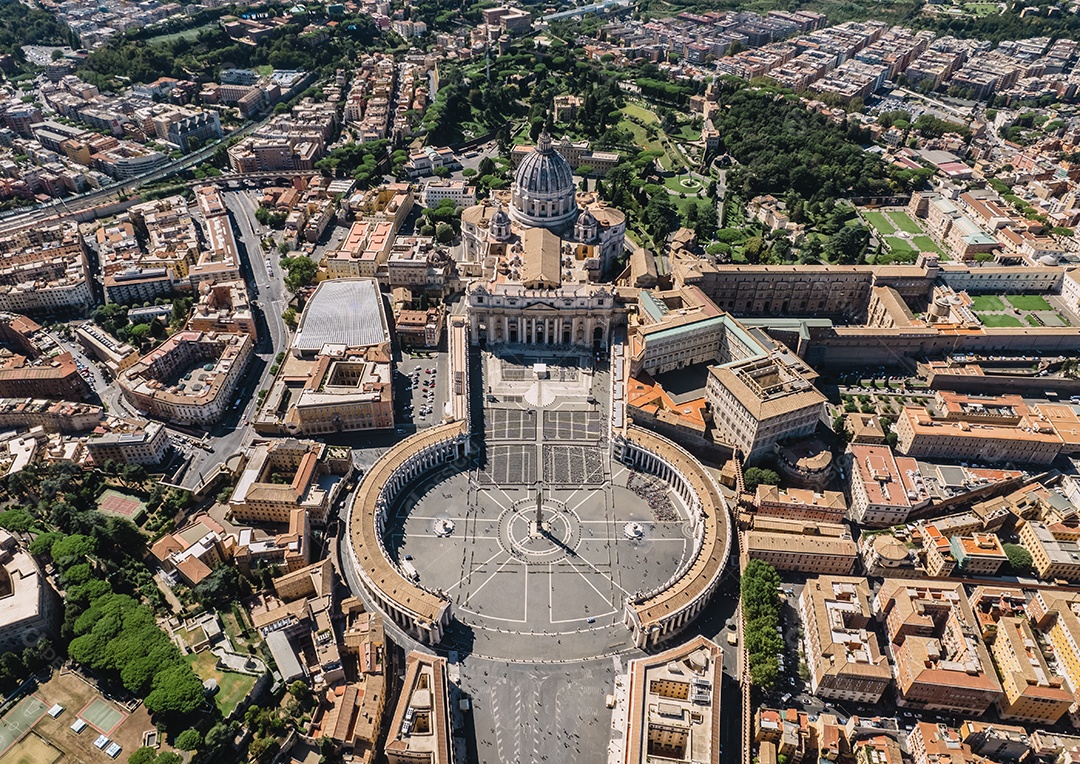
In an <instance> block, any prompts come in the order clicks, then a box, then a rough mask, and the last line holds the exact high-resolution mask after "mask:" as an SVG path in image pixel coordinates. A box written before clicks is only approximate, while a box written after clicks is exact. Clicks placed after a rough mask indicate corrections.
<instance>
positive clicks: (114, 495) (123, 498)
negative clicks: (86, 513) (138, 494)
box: [98, 488, 146, 518]
mask: <svg viewBox="0 0 1080 764" xmlns="http://www.w3.org/2000/svg"><path fill="white" fill-rule="evenodd" d="M144 506H146V505H145V504H144V503H143V502H142V501H140V500H139V499H137V498H135V497H134V496H129V495H128V494H126V493H120V492H119V491H117V490H115V489H113V488H107V489H106V490H105V491H104V493H102V494H101V496H99V497H98V510H99V511H101V512H105V513H107V514H110V515H119V516H120V517H128V518H130V517H133V516H134V515H135V514H136V513H137V512H138V511H139V510H141V509H142V508H143V507H144Z"/></svg>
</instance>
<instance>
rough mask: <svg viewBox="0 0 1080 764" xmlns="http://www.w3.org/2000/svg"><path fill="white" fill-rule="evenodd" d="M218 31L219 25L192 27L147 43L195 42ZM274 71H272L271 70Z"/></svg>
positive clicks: (157, 37) (162, 35)
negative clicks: (197, 38) (200, 37)
mask: <svg viewBox="0 0 1080 764" xmlns="http://www.w3.org/2000/svg"><path fill="white" fill-rule="evenodd" d="M214 29H217V23H216V22H215V23H212V24H203V25H202V26H199V27H192V28H191V29H183V30H181V31H179V32H173V33H172V34H159V35H157V36H156V37H151V38H150V39H148V40H147V41H146V44H147V45H161V44H163V43H165V44H167V43H172V42H176V41H177V40H194V39H195V38H196V37H198V36H199V33H200V32H206V31H212V30H214ZM271 71H272V69H271Z"/></svg>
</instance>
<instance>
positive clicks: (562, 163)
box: [510, 131, 578, 228]
mask: <svg viewBox="0 0 1080 764" xmlns="http://www.w3.org/2000/svg"><path fill="white" fill-rule="evenodd" d="M510 198H511V201H510V216H511V217H513V218H514V220H516V221H517V222H519V223H523V224H525V225H529V226H539V227H542V228H555V227H558V226H562V225H564V224H566V223H568V222H570V221H571V220H573V219H574V217H575V216H576V215H577V213H578V207H577V199H576V196H575V187H574V172H573V170H571V169H570V163H569V162H567V161H566V160H565V159H564V158H563V157H562V155H561V154H559V153H558V152H557V151H555V149H554V148H552V146H551V136H550V135H548V134H547V132H546V131H545V132H543V133H540V137H539V138H538V139H537V141H536V148H535V149H534V150H533V151H532V152H531V153H529V154H528V155H526V156H525V158H524V159H522V160H521V164H520V165H518V168H517V172H516V173H514V184H513V185H512V186H511V188H510Z"/></svg>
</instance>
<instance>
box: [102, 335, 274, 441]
mask: <svg viewBox="0 0 1080 764" xmlns="http://www.w3.org/2000/svg"><path fill="white" fill-rule="evenodd" d="M254 344H255V343H254V342H253V341H252V339H251V337H249V336H247V335H245V334H215V333H212V332H197V331H181V332H177V333H176V334H174V335H173V336H172V337H169V339H167V340H165V342H164V343H162V344H161V345H160V346H158V347H157V348H155V349H154V350H152V351H151V352H150V353H148V354H147V355H145V356H143V357H142V358H140V359H139V360H138V361H137V362H136V363H134V364H132V365H131V366H129V367H128V368H127V369H125V370H124V371H123V372H121V373H120V376H119V384H120V390H121V392H122V393H123V394H124V398H125V399H127V401H128V402H129V403H131V404H132V405H133V406H135V407H136V408H138V409H139V410H140V411H144V412H146V413H147V414H149V415H151V416H154V417H157V418H160V419H165V420H167V421H170V422H176V423H177V424H188V425H199V426H207V425H211V424H214V423H215V422H217V421H218V420H219V419H220V418H221V417H222V416H223V415H224V414H225V412H226V410H228V407H229V405H230V404H231V403H232V393H233V391H234V390H235V389H236V385H237V384H238V383H239V381H240V379H241V377H242V376H243V374H244V369H245V368H246V366H247V363H248V360H249V359H250V358H251V354H252V352H253V348H254Z"/></svg>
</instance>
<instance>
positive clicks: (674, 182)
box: [664, 175, 701, 196]
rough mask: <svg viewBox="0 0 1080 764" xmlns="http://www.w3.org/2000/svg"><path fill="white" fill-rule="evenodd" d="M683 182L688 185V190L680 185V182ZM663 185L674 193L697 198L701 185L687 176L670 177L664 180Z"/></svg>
mask: <svg viewBox="0 0 1080 764" xmlns="http://www.w3.org/2000/svg"><path fill="white" fill-rule="evenodd" d="M684 180H685V181H687V182H689V183H690V187H689V188H687V187H686V186H684V185H683V184H682V181H684ZM664 185H665V186H667V187H668V188H670V189H671V190H672V191H674V192H676V193H679V194H689V195H691V196H697V192H698V191H700V190H701V184H700V183H699V182H698V181H697V180H695V179H694V178H691V177H690V176H689V175H672V176H671V177H668V178H664Z"/></svg>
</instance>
